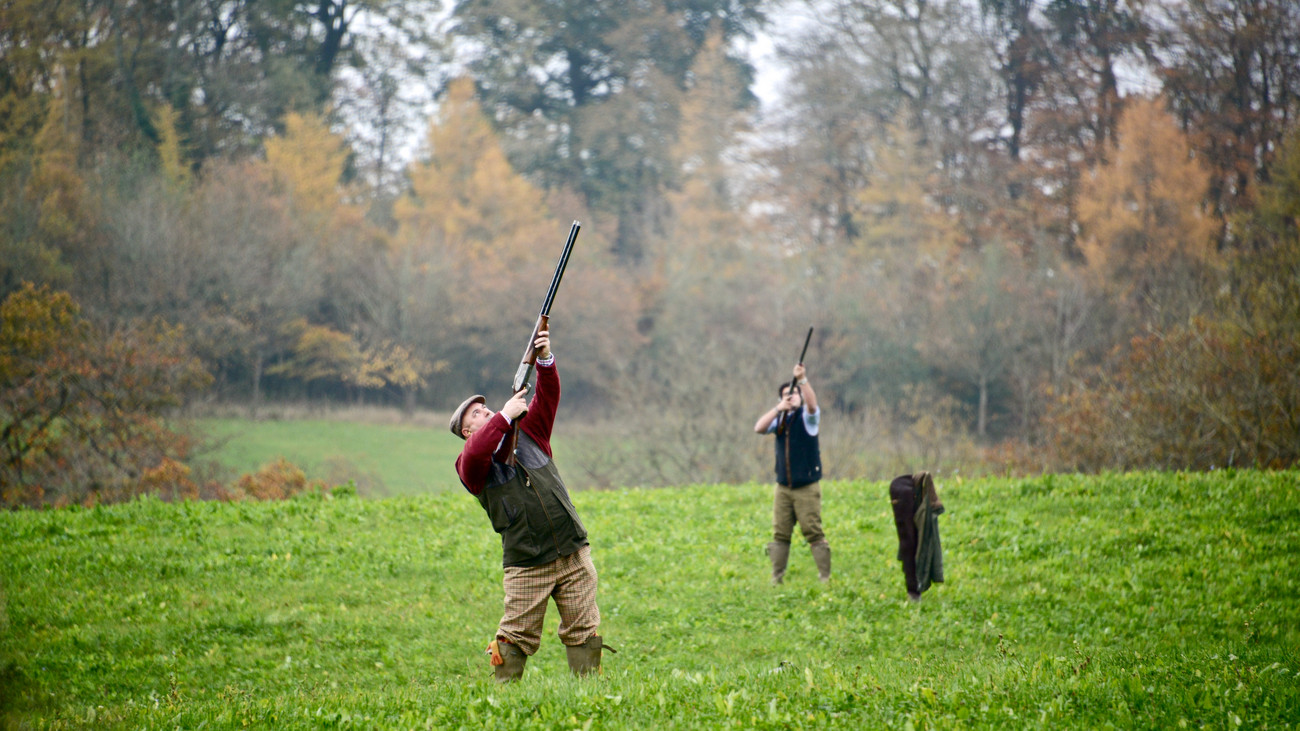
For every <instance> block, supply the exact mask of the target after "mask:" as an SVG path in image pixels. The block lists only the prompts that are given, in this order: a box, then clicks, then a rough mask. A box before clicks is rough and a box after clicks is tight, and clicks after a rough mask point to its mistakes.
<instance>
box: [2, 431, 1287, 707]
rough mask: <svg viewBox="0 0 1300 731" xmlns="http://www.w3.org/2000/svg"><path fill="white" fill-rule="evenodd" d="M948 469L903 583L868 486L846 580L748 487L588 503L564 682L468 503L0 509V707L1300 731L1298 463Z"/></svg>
mask: <svg viewBox="0 0 1300 731" xmlns="http://www.w3.org/2000/svg"><path fill="white" fill-rule="evenodd" d="M448 436H450V435H448ZM331 438H337V439H343V440H346V439H347V437H346V435H344V436H338V437H331ZM369 448H370V449H375V447H373V446H371V447H369ZM939 488H940V491H941V494H942V496H943V498H944V502H945V504H946V506H947V509H948V510H947V513H946V514H945V515H944V516H943V517H942V518H940V531H941V535H942V538H943V544H944V563H945V570H946V574H947V582H946V583H945V584H943V585H938V586H936V587H935V588H934V589H932V590H931V591H930V592H928V593H927V594H926V595H925V599H924V601H923V602H922V603H921V604H919V605H911V604H908V603H907V602H906V601H904V599H903V585H902V575H901V571H900V570H899V564H898V561H897V560H895V557H894V554H895V551H896V545H897V544H896V542H895V539H894V535H893V525H892V517H891V514H890V511H889V506H888V500H887V497H886V495H887V493H886V484H885V483H884V482H856V481H855V482H830V481H828V482H827V483H825V495H826V510H825V523H826V529H827V534H828V536H829V538H830V541H831V545H832V547H833V551H834V565H835V576H834V580H833V582H832V583H831V584H829V585H822V584H820V583H818V582H817V580H816V570H815V569H814V567H813V565H812V560H811V558H810V557H809V556H808V551H807V549H806V547H805V546H803V545H802V544H798V545H796V550H795V551H794V552H793V554H794V555H793V556H792V559H791V569H790V574H789V576H788V578H787V582H786V584H785V585H784V586H781V587H772V586H770V585H769V583H768V580H767V575H768V566H767V560H766V558H765V557H764V555H763V553H762V546H763V544H764V543H765V542H766V540H767V538H768V535H767V531H768V526H769V523H770V513H769V511H770V499H771V488H770V487H769V486H767V485H755V484H751V485H742V486H707V487H706V486H691V487H681V488H665V489H658V490H619V491H603V492H602V491H583V492H579V493H576V494H575V495H574V502H575V504H576V505H577V506H578V509H579V511H580V512H581V513H582V515H583V518H584V520H585V522H586V524H587V526H588V528H589V529H590V531H591V536H592V543H593V556H594V559H595V562H596V566H597V568H598V570H599V571H600V580H601V585H600V594H599V599H600V607H601V612H602V616H603V623H602V633H603V634H604V635H605V637H606V639H607V641H608V642H609V643H610V644H611V645H613V646H614V647H616V648H618V650H619V653H618V654H616V655H607V656H606V659H605V672H604V674H603V676H601V677H599V678H593V679H588V680H586V681H576V680H573V679H571V678H570V677H569V676H568V673H567V669H566V666H565V660H564V652H563V648H562V647H561V646H560V645H559V643H558V641H557V639H556V637H555V628H556V622H557V619H556V615H555V612H554V608H553V607H552V608H551V609H550V611H549V612H548V618H547V631H546V633H545V636H544V638H543V642H542V647H541V650H540V651H539V653H538V654H537V655H536V656H534V657H533V658H532V659H530V661H529V663H528V667H527V670H526V672H525V675H524V679H523V682H522V683H520V684H518V685H516V686H511V687H505V688H502V687H498V686H496V685H494V684H493V683H492V682H491V681H490V670H489V668H488V665H487V661H486V658H485V656H484V654H483V648H484V646H485V644H486V642H487V641H488V639H489V638H490V637H491V635H492V632H493V630H494V629H495V626H496V624H495V623H496V621H497V619H498V618H499V617H500V615H501V588H500V582H501V568H500V555H501V554H500V544H499V541H498V539H497V537H496V535H495V534H494V533H492V531H491V529H490V527H489V526H488V524H487V520H486V518H485V517H484V515H483V513H482V510H481V509H480V508H479V506H478V504H477V503H476V502H475V501H474V500H472V499H469V498H468V497H466V496H465V495H463V494H455V493H446V494H423V495H416V496H408V497H393V498H387V499H382V500H359V499H355V498H352V497H348V496H346V495H341V496H338V497H332V496H328V495H318V494H317V495H303V496H300V497H297V498H295V499H293V500H289V501H285V502H279V503H249V502H241V503H163V502H159V501H157V500H141V501H137V502H133V503H130V504H126V505H118V506H112V507H106V508H96V509H89V510H87V509H65V510H47V511H19V512H8V513H0V728H5V729H7V728H22V729H25V728H33V729H82V728H84V729H106V730H113V729H131V730H133V731H134V730H137V729H160V730H161V729H243V728H256V729H277V730H278V729H351V728H364V729H426V728H432V729H444V728H465V729H663V728H700V729H715V728H760V729H791V728H795V729H801V728H808V729H823V728H842V729H876V728H898V729H923V728H960V729H967V728H975V729H984V728H1006V729H1022V728H1047V729H1057V728H1079V729H1096V728H1122V729H1130V728H1140V729H1147V728H1150V729H1167V728H1173V729H1177V728H1182V727H1187V728H1213V729H1237V728H1250V729H1271V728H1294V727H1295V726H1296V725H1297V724H1298V723H1300V571H1298V570H1297V563H1296V561H1297V559H1296V557H1297V556H1300V473H1297V472H1295V471H1291V472H1281V473H1260V472H1245V471H1242V472H1233V471H1224V472H1216V473H1211V474H1152V473H1142V474H1132V475H1103V476H1096V477H1085V476H1071V475H1056V476H1046V477H1040V478H1036V479H979V480H966V481H961V480H950V481H942V482H941V483H940V485H939Z"/></svg>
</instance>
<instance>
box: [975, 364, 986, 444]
mask: <svg viewBox="0 0 1300 731" xmlns="http://www.w3.org/2000/svg"><path fill="white" fill-rule="evenodd" d="M979 386H980V414H979V426H978V427H977V429H976V432H977V433H978V434H979V435H980V438H983V437H984V427H985V425H986V424H987V423H988V409H989V379H988V377H987V376H985V375H984V374H983V373H981V374H980V383H979Z"/></svg>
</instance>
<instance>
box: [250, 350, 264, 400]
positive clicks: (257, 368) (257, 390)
mask: <svg viewBox="0 0 1300 731" xmlns="http://www.w3.org/2000/svg"><path fill="white" fill-rule="evenodd" d="M261 403H262V351H260V350H259V351H257V352H256V353H254V354H253V400H252V404H251V405H250V406H249V412H250V413H251V415H252V416H257V407H258V406H260V405H261Z"/></svg>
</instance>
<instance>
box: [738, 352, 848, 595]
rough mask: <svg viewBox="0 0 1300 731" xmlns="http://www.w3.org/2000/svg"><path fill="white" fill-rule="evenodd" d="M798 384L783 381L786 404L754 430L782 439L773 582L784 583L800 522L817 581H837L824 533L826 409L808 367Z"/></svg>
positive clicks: (800, 370) (770, 550)
mask: <svg viewBox="0 0 1300 731" xmlns="http://www.w3.org/2000/svg"><path fill="white" fill-rule="evenodd" d="M794 379H795V385H794V387H793V388H791V387H790V384H789V383H782V384H781V387H780V389H779V390H778V393H779V394H780V397H781V400H780V401H778V402H777V404H776V406H773V407H772V408H770V409H768V410H767V412H766V413H764V414H763V415H762V416H760V417H758V422H756V423H755V424H754V431H755V432H756V433H758V434H775V435H776V496H775V498H774V500H773V507H772V542H771V543H769V544H767V554H768V556H769V557H771V559H772V583H773V584H780V583H781V582H782V580H783V579H784V577H785V567H786V563H787V562H788V561H789V559H790V536H791V534H792V533H793V532H794V525H795V523H798V524H799V527H800V529H802V531H803V537H804V539H805V540H806V541H808V548H809V550H810V551H811V552H812V556H813V561H814V562H816V564H817V577H818V578H819V579H821V580H822V581H830V578H831V546H830V544H829V543H827V541H826V534H825V533H823V532H822V488H821V479H822V459H821V450H820V447H819V446H818V443H817V434H818V432H819V429H820V426H821V409H820V408H819V407H818V406H817V392H816V391H814V390H813V387H812V384H811V383H809V382H808V374H807V371H806V369H805V368H804V366H803V364H802V363H801V364H799V365H796V366H795V367H794Z"/></svg>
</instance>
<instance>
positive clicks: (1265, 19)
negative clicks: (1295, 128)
mask: <svg viewBox="0 0 1300 731" xmlns="http://www.w3.org/2000/svg"><path fill="white" fill-rule="evenodd" d="M1160 7H1161V8H1162V9H1164V10H1165V13H1166V14H1165V16H1164V17H1162V20H1163V21H1164V22H1162V23H1161V26H1162V28H1163V30H1162V31H1161V33H1160V35H1159V37H1158V40H1157V42H1156V43H1155V44H1153V46H1152V49H1151V55H1152V56H1153V57H1154V61H1155V63H1156V64H1157V69H1158V73H1159V75H1160V77H1161V80H1162V82H1163V85H1164V91H1165V94H1166V95H1167V97H1168V98H1169V100H1170V104H1171V106H1172V108H1173V110H1174V113H1175V115H1176V118H1177V119H1178V121H1179V124H1180V125H1181V126H1182V127H1183V129H1184V130H1185V131H1186V132H1187V133H1188V134H1189V135H1190V136H1191V138H1192V141H1193V144H1194V146H1195V147H1196V149H1197V150H1198V151H1199V152H1200V153H1201V154H1202V157H1203V158H1204V164H1205V165H1206V167H1207V168H1208V170H1209V171H1210V173H1211V177H1210V188H1209V192H1208V195H1209V198H1210V201H1211V203H1212V208H1211V210H1213V211H1214V212H1215V213H1216V214H1218V215H1219V216H1220V217H1223V218H1225V219H1226V217H1227V216H1230V215H1231V214H1233V213H1234V212H1236V211H1239V210H1243V209H1249V208H1250V206H1251V205H1252V203H1253V200H1252V197H1253V193H1254V190H1255V187H1256V186H1257V185H1258V184H1260V183H1261V182H1265V181H1267V179H1268V170H1269V163H1270V162H1271V160H1272V157H1273V154H1274V152H1275V151H1276V149H1277V148H1278V146H1279V143H1280V142H1281V139H1282V137H1283V135H1284V134H1285V133H1286V132H1287V130H1288V129H1289V128H1290V127H1291V126H1292V125H1294V124H1295V121H1296V119H1297V118H1300V49H1297V47H1296V38H1297V37H1300V5H1297V4H1296V3H1294V2H1291V1H1290V0H1190V1H1189V2H1185V3H1173V4H1163V5H1161V6H1160Z"/></svg>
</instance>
